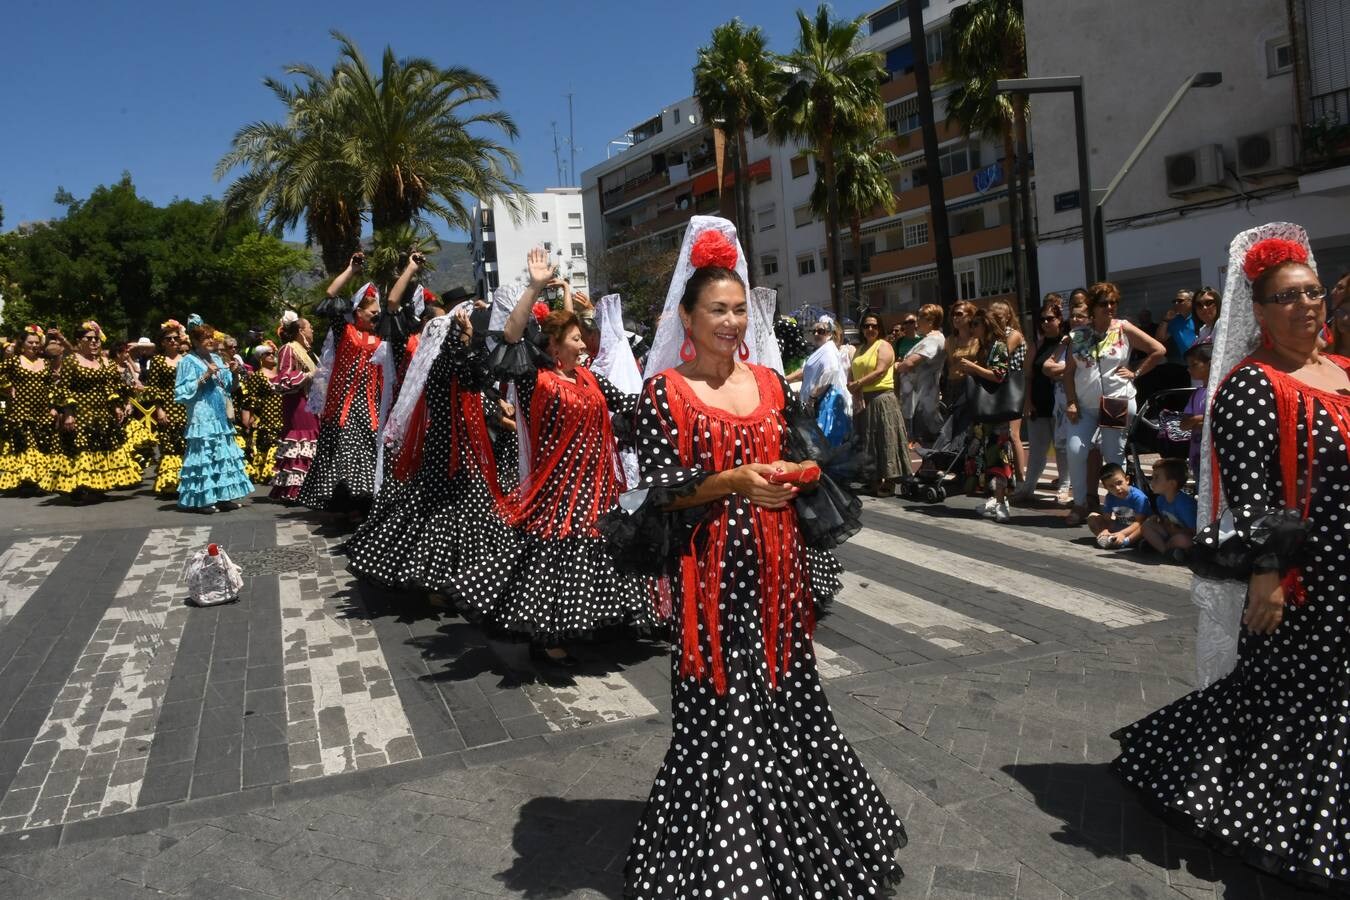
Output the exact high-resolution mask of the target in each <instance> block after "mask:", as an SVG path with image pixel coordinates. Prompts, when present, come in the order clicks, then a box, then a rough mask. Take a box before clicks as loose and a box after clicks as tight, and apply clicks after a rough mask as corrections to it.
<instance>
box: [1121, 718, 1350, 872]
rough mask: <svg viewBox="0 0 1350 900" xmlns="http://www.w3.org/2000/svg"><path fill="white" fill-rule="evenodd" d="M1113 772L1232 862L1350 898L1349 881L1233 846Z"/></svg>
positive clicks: (1147, 804)
mask: <svg viewBox="0 0 1350 900" xmlns="http://www.w3.org/2000/svg"><path fill="white" fill-rule="evenodd" d="M1127 730H1128V726H1126V727H1125V728H1119V729H1117V730H1115V731H1113V732H1111V738H1112V739H1113V740H1116V741H1120V740H1121V736H1122V735H1123V734H1124V733H1125V732H1126V731H1127ZM1123 746H1124V744H1123V742H1122V747H1123ZM1111 772H1112V774H1114V775H1115V776H1116V777H1117V778H1118V779H1120V781H1121V783H1122V784H1124V785H1125V786H1126V787H1127V788H1129V789H1130V790H1131V791H1132V792H1133V793H1134V794H1135V796H1136V797H1137V798H1138V800H1139V803H1140V805H1142V806H1143V807H1144V808H1145V809H1147V810H1148V811H1149V812H1151V813H1153V814H1154V815H1155V816H1157V817H1158V818H1160V819H1162V820H1163V821H1164V822H1166V823H1167V824H1168V825H1171V826H1172V827H1173V828H1175V829H1177V830H1178V831H1180V832H1182V833H1184V834H1187V835H1189V836H1191V837H1193V838H1195V839H1196V840H1198V841H1201V842H1203V843H1204V844H1205V846H1207V847H1209V849H1211V850H1213V851H1214V852H1216V853H1219V854H1221V855H1223V856H1227V857H1230V858H1233V859H1240V860H1241V861H1242V862H1245V863H1246V864H1247V865H1249V866H1252V867H1253V868H1256V869H1260V870H1261V871H1262V872H1265V873H1266V874H1267V875H1270V876H1271V877H1272V878H1278V879H1279V880H1281V881H1283V882H1285V883H1286V884H1290V885H1293V886H1295V887H1299V888H1303V889H1305V890H1314V891H1319V892H1321V893H1324V894H1335V895H1338V896H1350V881H1341V880H1337V879H1332V878H1328V877H1326V876H1325V875H1318V874H1316V873H1314V872H1309V871H1307V870H1306V869H1298V868H1295V867H1294V866H1293V865H1291V864H1290V863H1289V862H1288V861H1287V860H1286V859H1285V857H1283V856H1279V855H1277V854H1275V853H1271V852H1270V851H1268V850H1266V849H1265V848H1263V847H1255V846H1252V845H1250V844H1242V845H1238V844H1234V843H1233V841H1232V840H1231V839H1230V838H1227V837H1224V836H1223V835H1221V834H1218V833H1217V832H1215V831H1212V830H1210V829H1208V828H1206V827H1204V826H1202V825H1200V824H1199V823H1198V822H1196V821H1195V818H1194V817H1193V816H1191V815H1190V814H1189V813H1186V812H1184V811H1182V810H1179V809H1176V808H1175V807H1171V806H1168V805H1167V804H1166V803H1164V802H1163V801H1161V800H1159V799H1158V798H1157V797H1155V796H1154V795H1152V794H1150V793H1148V792H1147V791H1146V790H1145V789H1144V788H1142V787H1140V786H1139V785H1137V784H1134V783H1133V782H1131V781H1130V779H1129V777H1128V776H1127V775H1126V773H1125V772H1124V771H1123V770H1122V769H1120V768H1119V767H1118V766H1117V765H1116V763H1115V762H1112V763H1111Z"/></svg>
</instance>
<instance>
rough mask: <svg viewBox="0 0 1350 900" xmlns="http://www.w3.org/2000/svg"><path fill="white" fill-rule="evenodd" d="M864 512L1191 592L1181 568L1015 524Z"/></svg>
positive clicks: (877, 506)
mask: <svg viewBox="0 0 1350 900" xmlns="http://www.w3.org/2000/svg"><path fill="white" fill-rule="evenodd" d="M865 508H866V509H867V511H868V512H871V513H876V514H877V515H881V516H887V517H889V518H892V519H898V520H900V521H902V522H910V523H912V524H917V525H922V527H924V528H936V529H938V530H940V531H942V532H945V533H948V534H955V535H964V536H969V537H977V538H984V539H985V540H989V541H993V542H995V543H997V544H1002V545H1003V546H1005V547H1014V548H1016V549H1018V550H1026V551H1028V552H1030V553H1037V554H1040V555H1041V556H1048V557H1051V558H1053V559H1063V560H1068V561H1070V562H1075V563H1079V564H1080V565H1086V566H1091V567H1092V568H1094V569H1100V570H1101V571H1103V572H1110V573H1111V574H1113V575H1125V576H1128V577H1130V578H1137V579H1139V580H1141V581H1151V582H1153V583H1155V584H1163V585H1167V586H1168V587H1174V588H1180V589H1181V590H1184V591H1189V590H1190V588H1191V573H1190V571H1189V570H1188V569H1185V568H1183V567H1181V566H1146V565H1140V564H1139V563H1137V562H1134V561H1133V560H1130V559H1128V558H1126V557H1124V556H1122V555H1121V554H1120V551H1104V550H1098V549H1097V548H1096V547H1085V546H1082V545H1081V544H1074V543H1071V542H1069V541H1061V540H1055V539H1053V538H1046V537H1045V535H1042V534H1037V533H1035V532H1029V531H1023V530H1021V529H1019V528H1018V527H1017V526H1016V521H1015V520H1014V522H1013V523H1012V524H1009V525H997V524H995V523H993V522H990V521H988V520H985V519H978V518H975V514H974V513H973V512H972V513H971V516H970V518H963V519H955V518H946V517H943V516H924V515H915V514H914V513H910V512H906V511H905V510H903V509H898V508H896V507H895V506H893V505H890V504H887V503H879V502H876V501H870V502H868V503H867V504H866V507H865ZM1014 515H1015V514H1014ZM1081 531H1082V533H1083V534H1085V535H1086V534H1088V531H1087V529H1086V528H1084V529H1081Z"/></svg>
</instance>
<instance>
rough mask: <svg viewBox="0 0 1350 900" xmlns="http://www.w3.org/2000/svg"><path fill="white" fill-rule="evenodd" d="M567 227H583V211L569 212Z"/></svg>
mask: <svg viewBox="0 0 1350 900" xmlns="http://www.w3.org/2000/svg"><path fill="white" fill-rule="evenodd" d="M567 227H568V228H580V227H581V213H568V214H567Z"/></svg>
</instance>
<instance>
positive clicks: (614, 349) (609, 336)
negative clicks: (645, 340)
mask: <svg viewBox="0 0 1350 900" xmlns="http://www.w3.org/2000/svg"><path fill="white" fill-rule="evenodd" d="M595 318H596V323H597V324H598V325H599V326H600V351H599V352H598V353H596V354H595V359H594V360H592V361H591V371H592V372H594V373H595V374H596V375H603V376H604V377H605V379H606V380H607V381H609V383H610V384H612V385H614V386H615V387H616V388H618V389H619V390H621V391H623V392H624V393H625V394H638V393H640V392H641V391H642V371H641V370H640V369H639V368H638V364H637V360H636V359H635V358H634V357H633V347H632V345H631V344H629V343H628V335H627V333H626V332H625V331H624V330H623V300H622V298H621V297H620V296H619V295H618V294H606V295H605V296H603V297H601V298H600V302H599V303H597V304H596V305H595ZM619 462H620V464H621V465H622V467H623V477H624V484H627V485H634V484H637V481H638V460H637V454H636V453H634V452H633V451H632V450H620V451H619Z"/></svg>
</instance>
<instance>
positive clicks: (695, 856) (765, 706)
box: [605, 366, 906, 900]
mask: <svg viewBox="0 0 1350 900" xmlns="http://www.w3.org/2000/svg"><path fill="white" fill-rule="evenodd" d="M751 368H752V369H753V370H754V371H755V375H756V381H757V383H758V386H759V393H760V404H759V407H758V408H757V409H756V410H755V411H754V412H753V413H752V414H750V415H746V416H735V415H731V414H729V413H727V412H725V411H723V410H720V409H715V408H711V407H708V406H705V405H704V404H703V403H702V402H700V401H699V400H698V398H697V396H696V395H695V394H694V391H693V389H692V388H691V387H690V385H689V384H688V382H686V381H685V380H684V378H683V377H682V376H680V375H679V374H678V373H677V372H675V371H674V370H669V371H667V372H664V373H661V374H659V375H657V376H655V377H654V378H652V379H651V380H649V381H648V382H647V384H646V386H645V387H644V388H643V393H642V397H641V402H640V405H639V408H638V416H637V449H638V456H639V459H640V463H641V471H642V480H641V483H640V485H639V487H640V488H644V489H646V490H647V495H646V500H645V503H644V504H643V506H642V507H641V509H640V510H639V511H638V512H637V513H635V514H633V515H632V516H631V519H632V521H629V522H628V523H627V524H625V525H621V526H618V528H616V529H611V527H610V526H611V525H612V524H613V520H614V519H616V518H619V519H622V518H623V517H624V515H626V514H616V516H612V517H609V518H608V519H607V520H606V523H605V526H606V531H607V533H610V534H611V535H612V536H614V535H615V534H616V532H617V531H623V530H626V531H628V532H630V534H629V535H628V536H629V537H630V538H632V541H631V542H630V543H629V545H628V547H627V551H628V552H629V553H631V554H632V555H633V557H634V558H637V557H645V558H646V559H648V560H649V561H652V560H655V561H656V562H657V564H658V565H660V564H661V563H662V562H663V561H664V562H665V563H666V566H665V568H666V571H668V572H671V573H672V577H671V582H672V592H673V607H674V616H673V619H674V624H675V635H676V637H675V652H674V659H673V671H672V675H671V680H672V690H671V693H672V697H671V706H672V710H673V717H674V736H673V738H672V741H671V745H670V749H669V751H668V752H667V754H666V758H665V761H664V762H663V763H662V765H661V768H660V771H659V772H658V773H657V775H656V781H655V784H654V785H653V787H652V792H651V796H650V798H649V799H648V801H647V806H646V809H645V811H644V812H643V815H642V819H641V822H640V824H639V826H638V831H637V834H636V835H635V837H634V839H633V843H632V847H631V849H630V851H629V856H628V866H627V876H626V895H627V896H630V897H641V898H644V900H651V898H692V897H717V898H723V897H753V898H787V897H795V898H810V897H828V898H831V900H835V898H857V897H875V896H883V895H886V894H888V893H889V891H890V888H891V887H892V886H893V885H894V884H895V883H897V882H898V881H899V880H900V878H901V877H902V875H903V872H902V871H901V868H900V866H899V864H898V863H897V862H896V860H895V852H896V850H897V849H899V848H901V847H903V846H904V845H905V843H906V835H905V829H904V825H903V824H902V823H901V821H900V819H899V817H898V816H897V815H896V814H895V812H894V811H893V810H892V809H891V807H890V805H889V804H888V803H887V802H886V800H885V798H884V797H883V796H882V795H881V791H880V790H879V789H878V788H877V786H876V784H875V783H874V782H873V781H872V779H871V778H870V777H869V776H868V774H867V772H866V771H865V770H864V768H863V766H862V763H861V762H860V761H859V760H858V757H857V755H856V754H855V753H854V751H853V749H852V747H850V746H849V744H848V741H847V740H845V738H844V736H843V735H842V734H841V733H840V731H839V728H838V726H837V725H836V724H835V721H834V716H833V714H832V712H831V711H830V706H829V703H828V702H827V701H826V699H825V694H824V691H823V689H822V687H821V683H820V678H819V676H818V674H817V672H816V660H815V654H814V651H813V648H812V644H811V633H812V630H813V626H814V612H813V604H812V600H813V599H816V598H821V597H824V596H832V595H833V594H834V593H836V592H837V591H838V590H839V588H840V583H839V580H838V575H839V573H840V572H841V571H842V570H841V568H840V566H839V563H838V562H837V561H836V560H835V559H834V557H833V555H832V554H829V553H819V554H815V555H814V557H813V558H810V559H808V555H807V551H806V547H805V545H804V543H803V540H802V531H801V524H800V521H799V519H798V516H797V511H796V509H795V508H794V507H789V508H787V509H783V510H769V509H765V508H764V507H760V506H755V505H753V504H751V503H750V502H749V501H748V500H746V499H745V498H744V497H741V496H739V495H732V496H730V497H726V498H724V499H721V500H717V501H715V502H713V503H710V504H707V505H706V506H702V507H694V508H692V509H689V510H684V511H680V512H676V513H662V512H661V510H663V509H664V507H666V506H668V505H669V504H670V503H672V502H673V501H674V500H675V499H676V498H678V497H680V496H684V495H687V494H690V493H692V492H693V491H695V490H696V489H697V487H698V485H699V484H700V483H701V482H702V481H703V479H704V478H706V477H707V476H708V475H710V474H712V473H714V472H719V471H725V470H727V469H731V468H734V467H736V466H739V465H743V464H746V463H752V462H762V463H772V462H775V461H777V460H780V459H783V458H785V453H784V445H785V443H786V441H787V438H788V432H789V425H788V423H789V421H792V420H794V419H795V418H798V417H800V418H805V419H808V420H809V419H810V417H809V415H806V414H805V413H801V411H800V410H796V412H795V413H794V412H793V410H792V409H790V408H789V407H794V408H795V407H796V406H797V401H796V399H795V396H794V395H793V393H792V392H791V390H789V389H788V387H787V385H786V384H785V383H784V382H783V380H782V378H781V377H780V376H778V375H777V373H775V372H773V371H772V370H771V369H766V368H763V367H759V366H752V367H751ZM821 440H822V443H823V438H822V439H821ZM854 502H855V503H856V501H854ZM644 520H645V521H644ZM657 520H664V523H661V522H660V521H657ZM633 533H636V537H634V534H633ZM620 542H622V539H620ZM719 563H720V566H719V565H718V564H719Z"/></svg>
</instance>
